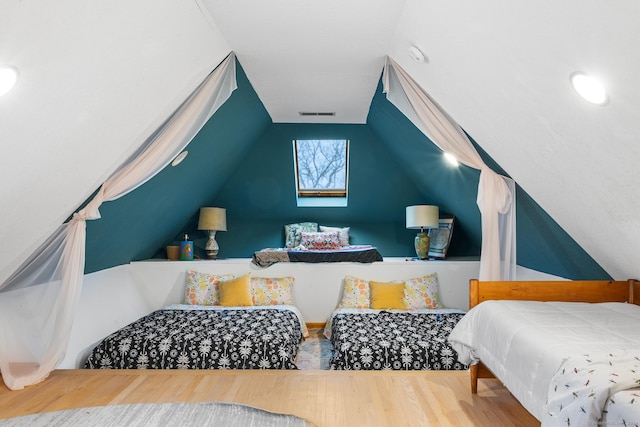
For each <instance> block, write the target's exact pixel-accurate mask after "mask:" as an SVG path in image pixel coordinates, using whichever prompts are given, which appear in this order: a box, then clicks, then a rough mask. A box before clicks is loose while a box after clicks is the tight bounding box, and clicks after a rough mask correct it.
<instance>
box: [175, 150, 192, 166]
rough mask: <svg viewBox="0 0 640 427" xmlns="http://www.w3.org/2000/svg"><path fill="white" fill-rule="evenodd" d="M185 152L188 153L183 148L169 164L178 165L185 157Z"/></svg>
mask: <svg viewBox="0 0 640 427" xmlns="http://www.w3.org/2000/svg"><path fill="white" fill-rule="evenodd" d="M187 154H189V152H188V151H187V150H184V151H183V152H182V153H180V154H178V155H177V156H176V158H175V159H173V162H171V166H178V165H179V164H180V163H182V161H183V160H184V158H185V157H187Z"/></svg>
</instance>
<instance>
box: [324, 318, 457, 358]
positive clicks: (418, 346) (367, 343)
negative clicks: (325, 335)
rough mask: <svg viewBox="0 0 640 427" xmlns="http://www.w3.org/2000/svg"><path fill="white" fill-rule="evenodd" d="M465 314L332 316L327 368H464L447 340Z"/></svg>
mask: <svg viewBox="0 0 640 427" xmlns="http://www.w3.org/2000/svg"><path fill="white" fill-rule="evenodd" d="M463 315H464V313H433V312H432V313H429V314H427V313H411V312H386V311H381V312H378V313H344V314H336V316H335V317H334V318H333V320H332V327H331V338H330V339H331V344H332V346H333V350H332V351H333V353H332V356H331V362H330V367H331V369H339V370H347V369H353V370H464V369H467V366H466V365H463V364H461V363H460V362H458V355H457V353H456V352H455V350H453V348H452V347H451V345H450V344H449V343H448V342H447V338H448V336H449V334H450V333H451V330H452V329H453V327H454V326H455V325H456V323H458V321H459V320H460V319H461V318H462V316H463Z"/></svg>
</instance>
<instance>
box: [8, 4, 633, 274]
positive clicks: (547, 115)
mask: <svg viewBox="0 0 640 427" xmlns="http://www.w3.org/2000/svg"><path fill="white" fill-rule="evenodd" d="M639 17H640V4H638V3H636V2H634V1H619V2H616V3H615V5H612V4H611V3H610V2H607V1H604V0H596V1H588V2H583V1H577V0H571V1H565V2H549V1H547V2H535V3H531V2H523V1H515V2H507V1H499V0H489V1H486V2H472V1H469V0H464V1H462V0H453V1H448V2H436V1H432V0H426V1H425V0H406V1H391V0H388V1H387V0H376V1H365V0H358V1H354V2H341V1H338V0H327V1H323V2H320V3H319V2H312V1H310V0H265V1H263V2H250V1H248V0H241V1H218V0H199V1H193V2H188V1H178V0H165V1H162V2H154V1H150V0H141V1H136V2H128V1H125V0H119V1H113V2H108V3H104V4H95V3H87V2H83V1H81V0H60V1H57V2H36V1H33V0H30V1H25V0H23V1H19V0H7V1H3V2H2V4H1V5H0V40H3V43H2V44H0V64H10V65H14V66H16V67H17V68H18V69H19V70H20V80H19V83H18V86H17V87H16V88H15V89H14V90H13V91H12V92H10V93H9V94H7V95H5V96H4V97H2V98H0V134H1V135H2V136H1V138H2V144H3V145H2V146H3V155H4V156H3V157H4V159H5V161H4V162H3V167H2V168H0V179H1V182H2V185H1V186H0V203H1V205H0V209H1V212H2V221H1V223H0V241H2V242H3V243H4V244H3V245H1V246H0V259H2V261H0V281H2V280H4V279H5V278H6V276H7V275H8V274H9V273H10V272H11V271H10V270H12V268H14V267H15V265H16V263H17V262H19V261H21V260H22V259H24V257H25V256H26V255H28V254H29V253H30V252H31V250H32V249H33V248H34V247H35V246H36V245H37V244H38V243H40V242H41V241H42V240H44V239H45V238H46V236H47V235H48V234H49V233H50V232H51V230H52V229H54V228H55V227H56V226H57V225H59V224H60V223H61V222H62V221H64V219H65V218H66V217H68V216H69V215H70V214H71V213H72V211H73V209H75V208H76V207H77V206H79V205H80V204H81V203H82V202H83V201H84V200H85V199H86V198H87V197H88V196H89V195H90V194H91V192H93V191H94V190H95V189H96V188H97V187H98V185H99V184H100V183H101V182H102V181H103V180H104V179H105V178H106V177H107V176H109V174H110V173H111V172H112V171H113V170H114V169H115V168H116V167H117V166H118V165H119V164H120V163H121V162H122V161H123V160H124V159H126V158H127V157H128V155H129V154H130V153H131V152H132V151H133V150H134V149H135V148H136V147H137V146H138V145H139V144H140V143H141V142H142V141H143V140H144V139H145V138H146V136H147V135H148V134H149V133H150V132H151V131H152V130H153V129H154V128H155V127H157V126H158V124H159V123H161V122H162V121H163V120H164V118H165V117H166V116H167V115H168V114H169V113H170V112H171V111H172V110H173V109H174V108H175V106H177V105H178V104H179V102H181V101H182V100H183V99H184V98H185V97H186V95H187V94H188V93H189V92H190V91H191V90H192V89H193V88H194V87H195V86H196V85H197V83H198V82H199V81H200V80H201V79H202V78H203V77H204V76H205V75H206V74H207V73H208V72H209V71H211V69H212V68H213V67H215V65H217V64H218V63H219V62H220V61H221V60H222V59H223V58H224V57H225V56H226V55H227V54H228V53H229V51H231V50H233V51H235V52H236V53H237V55H238V58H239V60H240V62H241V63H242V64H243V66H244V68H245V71H246V73H247V75H248V76H249V80H250V81H252V84H253V85H254V87H255V89H256V92H257V94H258V96H259V97H260V99H261V101H262V102H263V103H264V105H265V108H266V110H267V111H268V112H269V114H270V115H271V119H272V120H274V121H276V122H295V121H300V116H299V114H298V113H299V112H300V111H308V110H313V111H327V110H330V111H336V113H338V112H340V114H336V116H335V117H334V118H329V119H327V118H322V119H320V118H318V119H305V120H309V121H312V122H319V121H325V122H334V123H340V122H341V121H340V120H345V121H346V120H348V121H350V122H353V123H361V122H362V121H363V120H364V118H365V117H366V112H367V111H368V109H369V105H370V103H371V98H372V96H373V94H374V92H375V87H376V84H377V81H378V78H379V75H380V72H381V68H382V64H383V63H384V57H385V55H390V56H392V57H393V58H394V59H395V60H396V61H398V62H399V63H400V65H401V66H402V67H404V68H405V69H406V70H407V71H409V73H410V74H411V75H412V76H413V77H414V79H415V80H416V81H417V82H418V83H419V84H420V85H421V86H422V87H423V88H424V89H425V90H426V91H427V92H429V93H430V94H431V96H432V97H433V98H434V99H436V100H437V101H438V102H439V103H440V104H441V105H442V106H443V107H444V109H445V110H447V111H448V112H449V114H450V115H451V116H452V117H454V118H455V119H456V120H457V121H458V122H459V123H460V124H461V126H462V127H463V128H464V129H465V130H466V131H467V132H468V133H469V134H470V135H472V136H473V138H474V139H475V141H476V142H477V143H478V144H479V145H480V146H481V147H482V148H483V149H484V150H485V151H486V152H487V153H488V154H489V155H490V156H491V157H492V158H493V159H494V160H496V162H497V163H498V164H500V165H501V166H502V168H503V169H504V170H505V171H506V172H507V173H508V174H509V175H511V176H512V177H513V178H514V179H515V180H516V182H517V183H518V184H519V185H520V186H521V187H522V188H523V189H524V190H525V191H526V192H527V193H528V194H530V195H531V196H532V198H533V199H534V200H536V201H537V202H538V203H539V204H540V205H541V206H542V208H544V209H545V210H546V211H547V212H548V213H549V214H550V215H551V216H552V217H553V218H554V219H555V220H556V221H557V222H558V223H559V224H560V226H561V227H562V228H563V229H564V230H566V231H567V232H568V233H569V234H570V235H571V236H572V237H573V238H574V239H575V240H576V241H577V242H578V243H579V244H580V245H581V246H582V247H583V248H584V249H586V250H587V252H589V254H590V255H592V256H593V257H594V259H595V260H596V261H597V262H598V263H599V264H600V265H601V266H602V267H603V268H604V269H605V270H606V271H607V272H608V273H609V274H610V275H611V276H613V277H614V278H617V279H625V278H628V277H640V263H639V262H638V256H637V255H636V253H635V249H636V246H637V245H636V242H637V241H639V239H640V220H639V215H638V213H637V212H638V208H639V207H640V196H639V195H638V193H637V192H636V191H635V189H636V188H637V186H638V184H639V183H640V182H639V181H640V178H638V174H637V173H635V167H636V164H637V162H638V160H639V159H640V152H639V151H640V148H639V147H638V144H637V143H636V139H637V137H638V135H640V121H638V120H637V117H638V115H639V113H640V75H639V74H638V73H637V72H636V70H637V68H638V65H639V62H640V51H638V49H637V46H638V41H640V40H638V39H639V38H640V29H639V28H638V26H637V22H638V18H639ZM411 44H416V45H417V46H418V47H420V49H421V50H422V51H423V52H424V53H425V54H426V55H427V57H428V61H426V62H424V63H421V64H418V63H415V62H413V61H412V60H411V59H410V58H409V56H408V54H407V49H408V47H409V46H410V45H411ZM292 57H293V58H294V62H291V60H292ZM324 67H328V68H324ZM578 70H580V71H585V72H589V73H594V74H597V75H599V76H601V77H602V78H603V79H604V81H605V85H606V87H607V89H608V91H609V94H610V98H611V101H610V103H609V104H608V105H607V106H605V107H596V106H592V105H590V104H587V103H586V102H584V101H582V100H581V99H579V98H578V97H577V96H576V94H575V93H574V92H573V91H572V89H571V88H570V86H569V75H570V74H571V73H572V72H574V71H578ZM254 80H255V81H254ZM341 94H345V96H341ZM337 99H338V100H339V101H338V102H336V100H337ZM343 117H348V118H347V119H344V118H343Z"/></svg>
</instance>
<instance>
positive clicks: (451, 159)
mask: <svg viewBox="0 0 640 427" xmlns="http://www.w3.org/2000/svg"><path fill="white" fill-rule="evenodd" d="M444 158H445V160H446V161H447V162H449V164H451V165H452V166H456V167H458V166H459V165H460V163H459V162H458V159H456V156H454V155H453V154H451V153H444Z"/></svg>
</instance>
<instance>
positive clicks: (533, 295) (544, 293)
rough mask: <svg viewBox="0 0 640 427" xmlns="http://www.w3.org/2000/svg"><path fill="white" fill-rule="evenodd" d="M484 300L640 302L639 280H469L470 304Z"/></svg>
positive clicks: (637, 303) (471, 306)
mask: <svg viewBox="0 0 640 427" xmlns="http://www.w3.org/2000/svg"><path fill="white" fill-rule="evenodd" d="M487 300H525V301H566V302H629V303H631V304H636V305H640V281H637V280H634V279H629V280H552V281H550V280H543V281H508V282H484V281H482V282H481V281H479V280H477V279H471V280H470V281H469V308H473V307H475V306H476V305H478V304H480V303H481V302H483V301H487Z"/></svg>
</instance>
